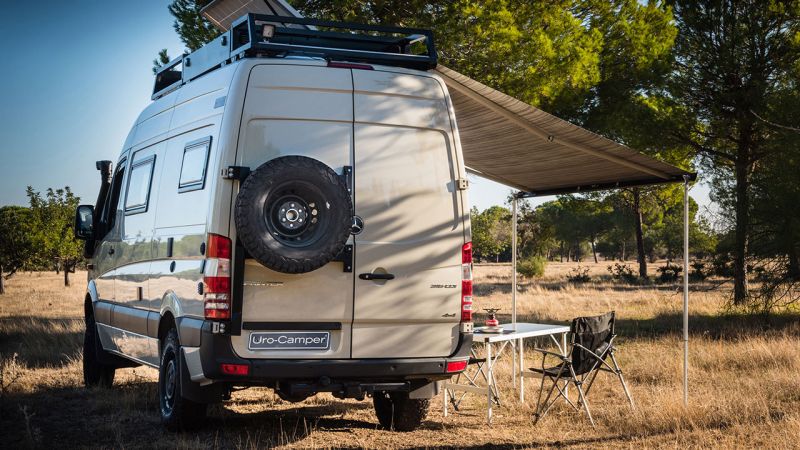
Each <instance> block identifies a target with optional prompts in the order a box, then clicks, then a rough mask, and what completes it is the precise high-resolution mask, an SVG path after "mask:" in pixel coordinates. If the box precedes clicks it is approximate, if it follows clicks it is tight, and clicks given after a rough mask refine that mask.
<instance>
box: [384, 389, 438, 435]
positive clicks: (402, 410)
mask: <svg viewBox="0 0 800 450" xmlns="http://www.w3.org/2000/svg"><path fill="white" fill-rule="evenodd" d="M372 402H373V404H374V406H375V415H376V416H378V422H379V423H380V424H381V426H382V427H383V428H385V429H387V430H396V431H414V430H416V429H417V428H419V426H420V425H421V424H422V421H423V420H425V417H427V415H428V407H429V406H430V400H428V399H426V398H408V392H376V393H375V394H374V395H373V396H372Z"/></svg>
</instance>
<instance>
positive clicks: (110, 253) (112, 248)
mask: <svg viewBox="0 0 800 450" xmlns="http://www.w3.org/2000/svg"><path fill="white" fill-rule="evenodd" d="M108 254H109V255H113V254H114V247H111V248H109V249H108Z"/></svg>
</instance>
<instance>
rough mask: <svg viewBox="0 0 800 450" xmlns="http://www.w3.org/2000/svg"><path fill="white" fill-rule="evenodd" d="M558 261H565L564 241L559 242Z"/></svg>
mask: <svg viewBox="0 0 800 450" xmlns="http://www.w3.org/2000/svg"><path fill="white" fill-rule="evenodd" d="M558 262H562V263H563V262H564V243H563V242H561V243H559V244H558Z"/></svg>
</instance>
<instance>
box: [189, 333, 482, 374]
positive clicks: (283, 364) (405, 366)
mask: <svg viewBox="0 0 800 450" xmlns="http://www.w3.org/2000/svg"><path fill="white" fill-rule="evenodd" d="M211 327H212V323H211V322H208V321H206V322H204V323H203V324H202V326H201V330H202V331H201V336H200V360H201V364H202V368H203V375H204V376H205V377H206V378H208V379H210V380H212V381H214V382H230V383H234V384H243V385H247V384H252V385H274V384H275V383H276V382H284V381H304V382H317V381H319V380H321V379H324V380H325V382H344V381H348V382H351V381H352V382H372V383H380V382H398V381H411V380H427V381H436V380H443V379H447V378H449V377H450V376H452V375H453V374H454V373H447V372H446V366H447V361H452V360H463V359H467V358H469V352H470V348H471V346H472V334H468V333H462V334H461V335H460V336H459V344H458V347H457V348H456V351H455V352H453V354H452V355H450V356H448V357H446V358H444V357H442V358H387V359H246V358H241V357H239V356H238V355H236V353H234V351H233V347H232V346H231V338H230V336H227V335H222V334H214V333H212V332H211ZM222 364H243V365H247V366H248V367H249V370H248V374H247V375H229V374H225V373H223V372H222ZM456 373H457V372H456Z"/></svg>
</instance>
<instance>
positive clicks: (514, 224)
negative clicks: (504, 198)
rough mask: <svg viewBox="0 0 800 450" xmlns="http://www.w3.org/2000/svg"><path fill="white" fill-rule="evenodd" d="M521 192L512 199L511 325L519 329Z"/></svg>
mask: <svg viewBox="0 0 800 450" xmlns="http://www.w3.org/2000/svg"><path fill="white" fill-rule="evenodd" d="M518 201H519V193H515V194H514V195H513V196H512V200H511V269H512V272H511V324H512V325H511V327H512V328H513V329H514V330H516V329H517V202H518Z"/></svg>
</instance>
